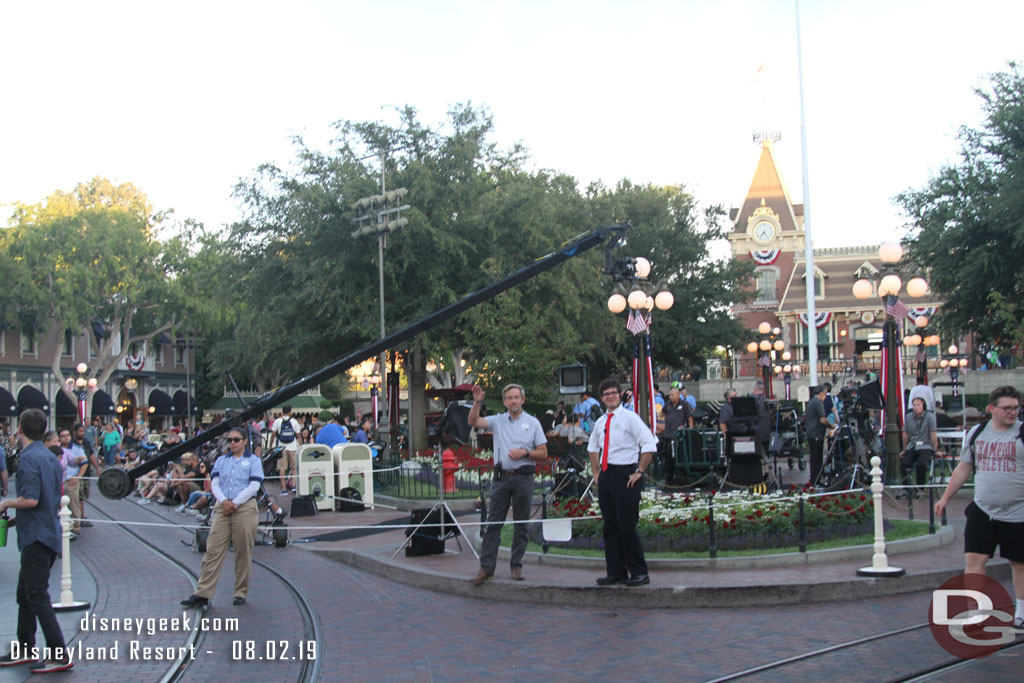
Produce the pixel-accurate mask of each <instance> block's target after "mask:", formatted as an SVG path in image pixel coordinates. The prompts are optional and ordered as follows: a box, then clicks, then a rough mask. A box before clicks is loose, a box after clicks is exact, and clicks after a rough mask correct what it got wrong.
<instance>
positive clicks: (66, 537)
mask: <svg viewBox="0 0 1024 683" xmlns="http://www.w3.org/2000/svg"><path fill="white" fill-rule="evenodd" d="M60 528H61V553H60V602H58V603H54V605H53V610H54V611H55V612H70V611H72V610H78V609H88V608H89V603H88V602H83V601H81V600H75V596H74V595H73V594H72V593H71V499H70V498H68V497H67V496H61V499H60Z"/></svg>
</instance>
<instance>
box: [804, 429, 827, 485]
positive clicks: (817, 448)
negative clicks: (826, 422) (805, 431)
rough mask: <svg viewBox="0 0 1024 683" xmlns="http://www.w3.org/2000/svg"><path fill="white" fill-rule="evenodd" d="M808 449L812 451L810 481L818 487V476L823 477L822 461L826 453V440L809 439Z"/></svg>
mask: <svg viewBox="0 0 1024 683" xmlns="http://www.w3.org/2000/svg"><path fill="white" fill-rule="evenodd" d="M807 447H808V448H809V449H810V451H811V473H810V479H809V480H808V481H810V483H811V485H812V486H814V485H817V483H818V476H819V475H821V466H822V460H823V458H824V452H825V440H824V439H812V438H811V437H807Z"/></svg>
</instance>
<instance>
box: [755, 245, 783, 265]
mask: <svg viewBox="0 0 1024 683" xmlns="http://www.w3.org/2000/svg"><path fill="white" fill-rule="evenodd" d="M781 253H782V250H781V249H758V250H756V251H752V252H750V258H751V259H753V261H754V263H756V264H757V265H759V266H770V265H771V264H773V263H775V261H777V260H778V258H779V254H781Z"/></svg>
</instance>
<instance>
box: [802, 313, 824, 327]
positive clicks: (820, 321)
mask: <svg viewBox="0 0 1024 683" xmlns="http://www.w3.org/2000/svg"><path fill="white" fill-rule="evenodd" d="M796 317H797V318H799V319H800V322H802V323H803V324H804V327H807V314H806V313H797V316H796ZM831 319H832V313H831V312H829V313H815V314H814V326H815V327H825V325H828V321H829V320H831Z"/></svg>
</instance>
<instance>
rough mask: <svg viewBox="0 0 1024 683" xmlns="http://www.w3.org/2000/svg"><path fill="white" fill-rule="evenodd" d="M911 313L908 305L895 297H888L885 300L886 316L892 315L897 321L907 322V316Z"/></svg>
mask: <svg viewBox="0 0 1024 683" xmlns="http://www.w3.org/2000/svg"><path fill="white" fill-rule="evenodd" d="M909 313H910V309H909V308H907V305H906V304H905V303H903V302H902V301H900V300H899V299H897V298H896V297H894V296H887V297H886V298H885V314H886V315H891V316H892V317H894V318H896V319H897V320H906V318H907V315H908V314H909Z"/></svg>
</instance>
